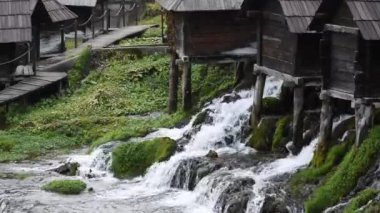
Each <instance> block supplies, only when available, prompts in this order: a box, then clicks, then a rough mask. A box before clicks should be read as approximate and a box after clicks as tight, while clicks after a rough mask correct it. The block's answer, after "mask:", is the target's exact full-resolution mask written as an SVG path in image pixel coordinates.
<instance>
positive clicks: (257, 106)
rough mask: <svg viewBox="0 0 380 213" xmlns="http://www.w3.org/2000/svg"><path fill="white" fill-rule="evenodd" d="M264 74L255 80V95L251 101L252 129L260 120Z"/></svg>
mask: <svg viewBox="0 0 380 213" xmlns="http://www.w3.org/2000/svg"><path fill="white" fill-rule="evenodd" d="M265 79H266V75H265V74H262V73H260V74H258V75H257V80H256V86H255V88H256V89H255V95H254V100H253V107H252V118H251V126H252V128H254V127H256V126H257V125H258V123H259V121H260V118H261V105H262V100H263V94H264V87H265Z"/></svg>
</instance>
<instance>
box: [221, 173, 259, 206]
mask: <svg viewBox="0 0 380 213" xmlns="http://www.w3.org/2000/svg"><path fill="white" fill-rule="evenodd" d="M254 184H255V181H254V180H253V179H251V178H239V179H236V180H235V181H234V182H233V183H231V184H230V185H229V186H228V187H227V188H226V189H225V190H224V191H223V192H222V193H221V195H220V196H219V198H218V201H217V203H216V205H215V208H214V209H215V211H216V212H222V213H244V212H246V209H247V204H248V201H249V200H250V198H251V197H252V196H253V193H252V187H253V185H254Z"/></svg>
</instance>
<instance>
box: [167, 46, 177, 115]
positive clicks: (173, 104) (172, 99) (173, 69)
mask: <svg viewBox="0 0 380 213" xmlns="http://www.w3.org/2000/svg"><path fill="white" fill-rule="evenodd" d="M177 104H178V65H177V54H176V53H173V54H172V60H171V66H170V75H169V113H170V114H171V113H174V112H176V111H177Z"/></svg>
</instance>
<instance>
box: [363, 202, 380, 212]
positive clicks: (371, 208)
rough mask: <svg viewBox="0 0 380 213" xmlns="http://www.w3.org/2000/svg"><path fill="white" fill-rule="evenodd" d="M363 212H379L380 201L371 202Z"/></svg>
mask: <svg viewBox="0 0 380 213" xmlns="http://www.w3.org/2000/svg"><path fill="white" fill-rule="evenodd" d="M363 212H364V213H379V212H380V203H379V202H373V203H371V204H370V205H369V206H368V207H366V208H365V209H364V211H363Z"/></svg>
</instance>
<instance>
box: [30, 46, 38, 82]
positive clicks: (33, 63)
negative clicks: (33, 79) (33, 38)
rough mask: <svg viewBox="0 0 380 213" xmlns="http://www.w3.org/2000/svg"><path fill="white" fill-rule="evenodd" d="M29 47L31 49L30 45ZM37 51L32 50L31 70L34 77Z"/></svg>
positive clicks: (35, 49)
mask: <svg viewBox="0 0 380 213" xmlns="http://www.w3.org/2000/svg"><path fill="white" fill-rule="evenodd" d="M30 46H31V47H33V45H32V44H30ZM37 51H38V50H37V48H34V50H32V68H33V73H34V75H36V72H37Z"/></svg>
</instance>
